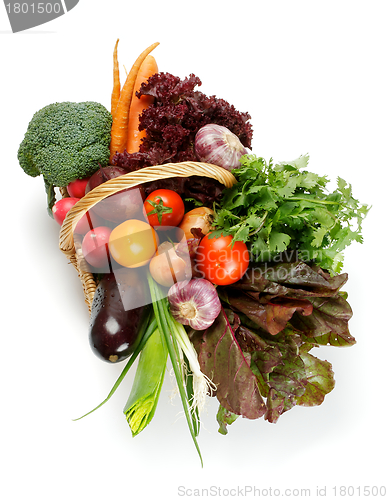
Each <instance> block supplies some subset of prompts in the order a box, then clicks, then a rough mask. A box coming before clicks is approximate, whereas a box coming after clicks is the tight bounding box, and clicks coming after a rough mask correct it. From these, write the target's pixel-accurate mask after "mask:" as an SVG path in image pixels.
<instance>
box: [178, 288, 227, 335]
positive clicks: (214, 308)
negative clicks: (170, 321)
mask: <svg viewBox="0 0 388 500" xmlns="http://www.w3.org/2000/svg"><path fill="white" fill-rule="evenodd" d="M168 301H169V303H170V311H171V314H172V316H173V317H174V318H175V319H176V321H178V322H179V323H181V324H182V325H189V326H191V328H193V330H205V329H206V328H208V327H209V326H211V325H212V324H213V323H214V320H215V319H216V318H217V316H218V315H219V313H220V311H221V302H220V299H219V297H218V294H217V291H216V289H215V287H214V285H213V284H212V283H210V281H208V280H205V279H202V278H199V279H192V280H190V281H188V280H186V281H179V282H177V283H175V284H174V285H173V286H172V287H171V288H170V290H169V291H168Z"/></svg>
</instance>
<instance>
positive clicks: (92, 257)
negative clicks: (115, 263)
mask: <svg viewBox="0 0 388 500" xmlns="http://www.w3.org/2000/svg"><path fill="white" fill-rule="evenodd" d="M111 232H112V230H111V229H110V228H109V227H106V226H99V227H96V228H94V229H91V230H90V231H88V232H87V233H86V234H85V236H84V239H83V240H82V253H83V256H84V257H85V260H86V262H88V263H89V264H90V265H91V266H93V267H96V268H103V267H108V266H109V257H108V255H109V247H108V243H109V236H110V233H111Z"/></svg>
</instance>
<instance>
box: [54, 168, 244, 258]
mask: <svg viewBox="0 0 388 500" xmlns="http://www.w3.org/2000/svg"><path fill="white" fill-rule="evenodd" d="M192 175H198V176H201V177H209V178H211V179H216V180H217V181H219V182H220V183H221V184H224V185H225V186H226V187H231V186H233V184H235V183H236V178H235V177H234V175H233V174H231V173H230V172H229V171H228V170H225V169H224V168H221V167H218V166H216V165H212V164H210V163H201V162H182V163H166V164H164V165H156V166H153V167H145V168H142V169H140V170H136V171H135V172H130V173H128V174H124V175H121V176H120V177H117V178H115V179H110V180H109V181H106V182H104V183H103V184H100V185H99V186H97V187H96V188H94V189H92V191H89V193H87V194H86V195H85V196H84V197H83V198H81V199H80V200H79V201H78V202H77V203H76V204H75V205H74V206H73V207H72V208H71V210H69V212H68V213H67V215H66V218H65V220H64V221H63V224H62V226H61V230H60V234H59V248H60V250H61V251H62V252H63V253H64V254H65V255H67V256H68V257H71V256H72V255H74V253H75V248H74V237H73V228H75V227H76V225H77V223H78V222H79V220H80V219H81V218H82V217H83V215H85V213H86V212H87V211H88V210H89V209H91V208H92V207H93V206H94V205H96V204H97V203H98V202H99V201H101V200H103V199H104V198H107V197H108V196H111V195H112V194H115V193H118V192H119V191H123V190H124V189H128V188H130V187H135V186H138V185H139V184H144V183H146V182H151V181H157V180H160V179H169V178H171V177H190V176H192Z"/></svg>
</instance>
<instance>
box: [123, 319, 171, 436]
mask: <svg viewBox="0 0 388 500" xmlns="http://www.w3.org/2000/svg"><path fill="white" fill-rule="evenodd" d="M166 365H167V347H166V345H165V342H164V339H163V337H162V336H161V335H160V333H159V330H158V329H157V328H156V330H155V331H154V332H153V334H152V335H151V337H150V338H149V339H148V342H147V343H146V345H145V346H144V348H143V350H142V352H141V354H140V358H139V364H138V366H137V369H136V374H135V379H134V382H133V386H132V390H131V394H130V395H129V398H128V401H127V404H126V405H125V408H124V414H125V416H126V418H127V421H128V424H129V426H130V428H131V430H132V435H133V436H137V434H139V432H141V431H142V430H143V429H144V428H145V427H146V426H147V425H148V424H149V423H150V422H151V420H152V418H153V416H154V414H155V410H156V406H157V404H158V400H159V394H160V390H161V388H162V385H163V380H164V374H165V371H166Z"/></svg>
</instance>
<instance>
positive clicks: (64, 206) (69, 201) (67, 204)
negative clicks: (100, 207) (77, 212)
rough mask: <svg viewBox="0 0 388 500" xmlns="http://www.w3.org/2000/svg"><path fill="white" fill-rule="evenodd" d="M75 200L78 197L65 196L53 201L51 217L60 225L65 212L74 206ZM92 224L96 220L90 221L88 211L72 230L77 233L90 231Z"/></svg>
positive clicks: (77, 199)
mask: <svg viewBox="0 0 388 500" xmlns="http://www.w3.org/2000/svg"><path fill="white" fill-rule="evenodd" d="M77 201H79V198H72V197H67V198H62V199H61V200H58V201H57V202H56V203H55V205H54V206H53V217H54V220H55V221H56V222H58V224H59V225H60V226H61V225H62V223H63V221H64V220H65V217H66V215H67V212H68V211H69V210H70V209H71V208H73V207H74V205H75V204H76V203H77ZM93 223H94V224H93ZM93 225H97V224H96V220H95V219H93V221H92V218H91V216H90V215H89V213H86V214H85V215H83V216H82V217H81V219H80V220H79V221H78V222H77V225H76V227H75V230H74V232H75V233H78V234H86V233H87V232H88V231H90V229H92V228H93Z"/></svg>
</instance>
